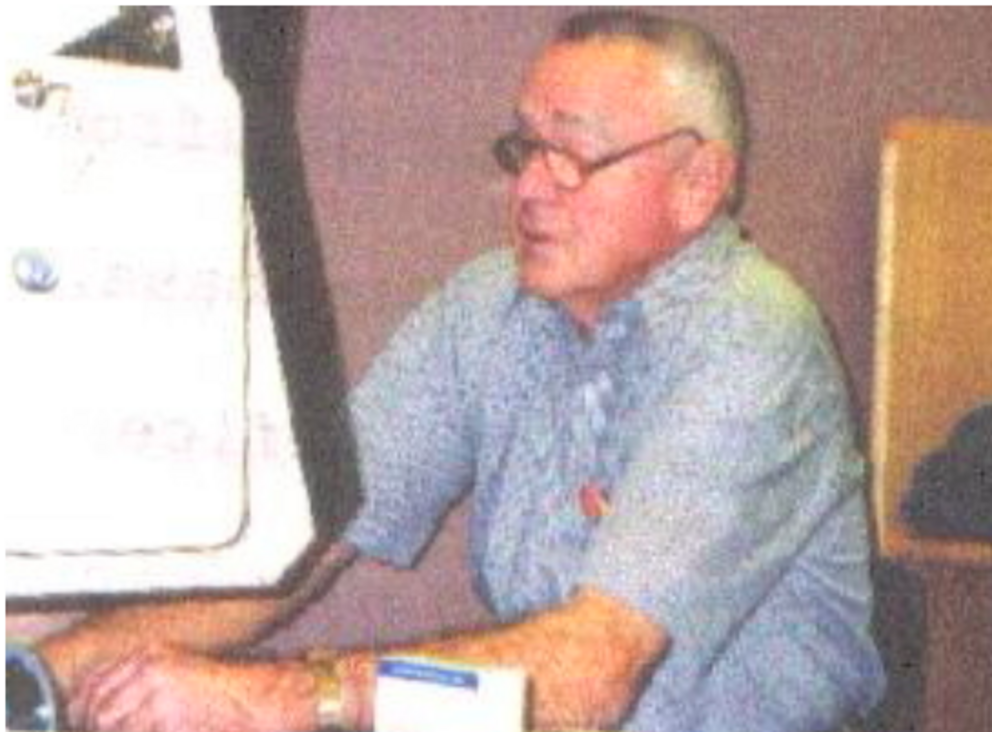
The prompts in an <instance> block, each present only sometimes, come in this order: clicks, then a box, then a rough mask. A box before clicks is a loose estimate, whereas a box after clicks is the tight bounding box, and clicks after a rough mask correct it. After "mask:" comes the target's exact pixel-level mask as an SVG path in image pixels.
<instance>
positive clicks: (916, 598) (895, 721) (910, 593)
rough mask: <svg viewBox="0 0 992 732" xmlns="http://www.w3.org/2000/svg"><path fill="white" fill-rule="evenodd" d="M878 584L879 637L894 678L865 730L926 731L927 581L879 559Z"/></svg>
mask: <svg viewBox="0 0 992 732" xmlns="http://www.w3.org/2000/svg"><path fill="white" fill-rule="evenodd" d="M874 582H875V618H874V633H875V640H876V641H877V643H878V647H879V650H880V651H881V654H882V659H883V661H884V663H885V670H886V673H887V674H888V688H887V690H886V694H885V698H884V699H883V700H882V703H881V704H880V705H879V706H878V708H877V709H876V710H875V711H874V712H873V713H872V715H871V716H870V718H869V719H868V722H867V724H866V725H865V728H864V729H865V730H866V732H914V730H921V729H922V724H923V684H924V664H925V661H926V646H927V622H926V620H927V618H926V596H925V588H924V584H923V580H922V579H921V578H920V577H919V575H917V574H915V573H914V572H912V571H911V570H909V569H907V568H906V567H903V566H900V565H897V564H895V563H893V562H888V561H884V560H877V561H876V563H875V568H874Z"/></svg>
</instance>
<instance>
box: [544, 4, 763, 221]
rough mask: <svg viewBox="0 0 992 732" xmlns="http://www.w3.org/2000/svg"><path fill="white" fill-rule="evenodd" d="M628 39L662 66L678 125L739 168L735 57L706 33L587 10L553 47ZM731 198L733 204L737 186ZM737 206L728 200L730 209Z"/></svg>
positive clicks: (741, 114) (741, 119)
mask: <svg viewBox="0 0 992 732" xmlns="http://www.w3.org/2000/svg"><path fill="white" fill-rule="evenodd" d="M596 40H604V41H610V40H618V41H623V40H631V41H635V42H640V43H644V44H647V45H648V46H650V47H651V48H652V49H654V50H655V51H656V52H657V54H658V56H659V59H662V60H663V61H665V62H666V65H665V70H664V74H665V76H664V82H665V83H666V84H667V86H668V88H669V89H670V90H671V91H672V92H674V94H675V104H674V107H675V109H673V110H672V112H673V113H674V114H676V115H678V116H680V117H681V118H680V119H679V120H678V124H680V125H690V126H693V127H695V128H697V129H698V130H699V131H700V132H701V133H702V135H703V136H704V137H706V138H709V139H717V140H721V141H723V142H725V143H726V144H727V145H728V146H729V147H730V148H731V149H732V150H733V151H734V153H735V155H736V156H737V158H738V164H739V168H742V167H743V164H744V159H745V157H746V153H747V145H748V135H747V116H746V113H745V108H744V89H743V84H742V82H741V76H740V72H739V71H738V68H737V63H736V61H735V60H734V57H733V56H732V55H731V53H730V51H728V50H727V49H726V48H725V47H724V46H723V45H722V44H721V43H720V42H719V41H718V40H717V39H716V38H715V37H714V36H713V35H712V34H711V33H709V32H708V31H706V30H704V29H703V28H700V27H699V26H696V25H693V24H691V23H688V22H686V21H681V20H673V19H671V18H666V17H663V16H660V15H653V14H650V13H646V12H644V11H641V10H630V9H619V8H609V9H601V10H589V11H585V12H582V13H578V14H576V15H573V16H571V17H569V18H567V19H566V20H565V22H564V23H563V24H562V25H561V26H560V28H559V29H558V32H557V33H556V35H555V36H554V39H553V41H554V42H555V43H583V42H587V41H596ZM734 188H735V190H734V192H733V193H732V194H731V198H732V199H736V198H737V195H738V193H739V191H737V188H738V185H735V187H734ZM736 203H737V201H736V200H733V201H732V204H736Z"/></svg>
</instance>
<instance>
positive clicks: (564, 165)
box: [492, 127, 706, 191]
mask: <svg viewBox="0 0 992 732" xmlns="http://www.w3.org/2000/svg"><path fill="white" fill-rule="evenodd" d="M678 137H690V138H692V139H693V140H694V141H695V142H696V143H697V144H702V143H703V142H705V141H706V139H705V138H704V137H703V136H702V134H700V132H699V130H697V129H695V128H693V127H677V128H675V129H674V130H671V131H670V132H666V133H665V134H663V135H659V136H658V137H652V138H651V139H649V140H644V141H643V142H638V143H636V144H634V145H631V146H629V147H625V148H623V149H621V150H617V151H616V152H612V153H607V154H606V155H603V156H602V157H599V158H596V159H595V160H583V159H582V158H580V157H579V156H578V155H576V154H575V153H574V152H572V151H571V150H567V149H565V148H564V147H561V146H559V145H556V144H554V143H553V142H548V141H547V140H542V139H540V138H539V137H528V136H526V135H524V134H523V133H522V132H519V131H515V132H510V133H508V134H505V135H503V136H501V137H499V138H498V139H497V140H496V142H494V143H493V148H492V150H493V156H494V157H495V158H496V163H497V164H498V165H499V167H500V168H502V169H503V171H505V172H506V173H509V174H510V175H512V176H518V175H520V174H521V173H523V172H524V169H526V167H527V166H528V165H529V164H530V161H531V159H532V158H533V157H534V155H536V154H540V155H541V157H542V159H543V161H544V165H545V167H547V169H548V172H549V173H551V178H552V179H553V180H554V182H555V185H557V186H558V187H559V188H562V189H564V190H567V191H575V190H578V189H579V188H581V187H582V186H584V185H585V184H586V181H587V180H589V177H590V176H591V175H593V173H596V172H598V171H600V170H603V169H604V168H608V167H610V166H611V165H616V164H617V163H619V162H620V161H621V160H626V159H627V158H629V157H632V156H634V155H637V154H639V153H642V152H644V151H645V150H648V149H649V148H652V147H657V146H658V145H664V144H665V143H667V142H670V141H671V140H674V139H676V138H678Z"/></svg>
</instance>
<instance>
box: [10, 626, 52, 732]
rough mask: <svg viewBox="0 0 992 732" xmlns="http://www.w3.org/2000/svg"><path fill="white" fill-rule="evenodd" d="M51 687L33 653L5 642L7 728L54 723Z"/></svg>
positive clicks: (24, 730) (25, 729)
mask: <svg viewBox="0 0 992 732" xmlns="http://www.w3.org/2000/svg"><path fill="white" fill-rule="evenodd" d="M57 716H58V715H57V703H56V700H55V690H54V688H53V686H52V682H51V679H50V678H49V676H48V673H47V671H46V670H45V668H44V667H43V666H42V664H41V662H40V661H39V660H38V658H37V656H35V654H34V653H32V652H31V651H30V650H28V649H27V648H25V647H23V646H19V645H16V644H14V645H12V644H10V643H8V644H7V729H8V730H19V731H21V732H34V730H54V729H56V727H57Z"/></svg>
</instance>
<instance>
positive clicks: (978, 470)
mask: <svg viewBox="0 0 992 732" xmlns="http://www.w3.org/2000/svg"><path fill="white" fill-rule="evenodd" d="M901 510H902V515H903V518H904V519H905V520H906V523H908V524H909V526H910V527H911V528H912V529H913V530H914V531H916V532H918V533H919V534H921V535H923V536H932V537H937V538H944V539H972V540H975V539H977V540H981V541H992V403H989V404H984V405H982V406H980V407H978V408H977V409H974V410H972V411H970V412H969V413H968V414H966V415H965V416H964V417H963V418H962V419H961V421H960V422H958V424H957V426H956V427H955V428H954V431H953V433H952V434H951V437H950V439H949V440H948V442H947V444H946V446H945V447H944V448H942V449H940V450H938V451H937V452H935V453H931V454H930V455H928V456H926V457H925V458H924V459H923V460H921V461H920V463H919V464H918V465H917V466H916V469H915V470H914V472H913V485H912V487H911V488H910V490H909V492H908V493H907V494H906V497H905V499H904V500H903V503H902V506H901Z"/></svg>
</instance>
